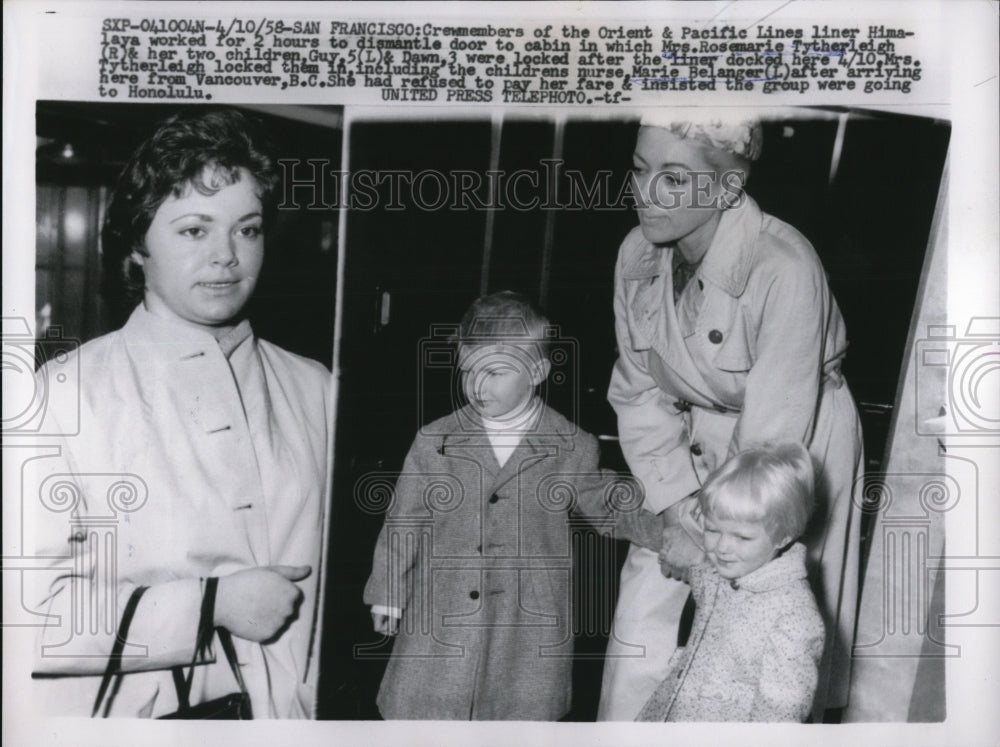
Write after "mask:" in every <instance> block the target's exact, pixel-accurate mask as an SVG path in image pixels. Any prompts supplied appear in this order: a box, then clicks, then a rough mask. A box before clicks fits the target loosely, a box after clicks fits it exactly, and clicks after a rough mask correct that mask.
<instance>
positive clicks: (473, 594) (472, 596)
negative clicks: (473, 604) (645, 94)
mask: <svg viewBox="0 0 1000 747" xmlns="http://www.w3.org/2000/svg"><path fill="white" fill-rule="evenodd" d="M469 599H479V592H478V591H470V592H469Z"/></svg>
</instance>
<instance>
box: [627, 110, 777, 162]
mask: <svg viewBox="0 0 1000 747" xmlns="http://www.w3.org/2000/svg"><path fill="white" fill-rule="evenodd" d="M639 124H640V125H641V126H643V127H659V128H661V129H664V130H667V131H669V132H671V133H672V134H674V135H676V136H677V137H682V138H690V139H692V140H698V141H700V142H702V143H704V144H705V145H709V146H711V147H713V148H719V149H720V150H725V151H729V152H730V153H734V154H736V155H737V156H742V157H743V158H746V159H747V160H749V161H756V160H757V159H758V158H760V151H761V148H762V147H763V145H764V137H763V132H762V129H761V125H760V119H758V118H757V117H744V118H742V119H741V118H739V116H732V115H727V114H722V115H719V114H718V113H714V112H713V113H691V112H684V113H681V112H678V111H677V110H676V109H648V110H647V111H646V112H645V113H644V114H643V115H642V119H641V120H640V122H639Z"/></svg>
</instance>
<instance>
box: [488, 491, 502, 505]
mask: <svg viewBox="0 0 1000 747" xmlns="http://www.w3.org/2000/svg"><path fill="white" fill-rule="evenodd" d="M499 500H500V496H498V495H497V494H496V493H494V494H493V495H491V496H490V503H496V502H497V501H499Z"/></svg>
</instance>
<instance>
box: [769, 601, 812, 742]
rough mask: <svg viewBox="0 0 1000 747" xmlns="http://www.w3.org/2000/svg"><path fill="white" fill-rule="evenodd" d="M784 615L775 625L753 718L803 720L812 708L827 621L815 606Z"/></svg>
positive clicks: (771, 634)
mask: <svg viewBox="0 0 1000 747" xmlns="http://www.w3.org/2000/svg"><path fill="white" fill-rule="evenodd" d="M805 612H807V610H806V609H801V610H798V611H797V612H794V613H789V614H786V615H784V616H782V617H781V618H780V619H779V620H778V621H777V622H776V623H775V625H774V626H773V627H772V628H771V631H770V634H769V640H768V647H767V649H766V650H765V652H764V655H763V661H762V669H761V676H760V684H759V686H758V690H757V696H756V698H755V701H754V706H753V709H752V710H751V714H752V715H751V719H752V720H753V721H798V722H802V721H804V720H805V719H806V717H807V716H808V715H809V713H810V711H811V710H812V704H813V697H814V696H815V694H816V684H817V681H818V678H819V662H820V659H821V658H822V656H823V638H824V631H823V622H822V619H821V618H820V617H819V612H817V611H816V610H815V608H813V613H814V615H813V616H814V619H811V618H813V616H806V617H803V613H805Z"/></svg>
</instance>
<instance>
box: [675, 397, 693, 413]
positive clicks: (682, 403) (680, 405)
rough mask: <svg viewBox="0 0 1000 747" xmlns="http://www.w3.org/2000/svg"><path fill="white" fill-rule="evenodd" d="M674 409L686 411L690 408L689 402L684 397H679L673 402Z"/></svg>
mask: <svg viewBox="0 0 1000 747" xmlns="http://www.w3.org/2000/svg"><path fill="white" fill-rule="evenodd" d="M674 409H675V410H677V412H688V411H690V409H691V403H690V402H688V401H687V400H684V399H679V400H677V401H676V402H674Z"/></svg>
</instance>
